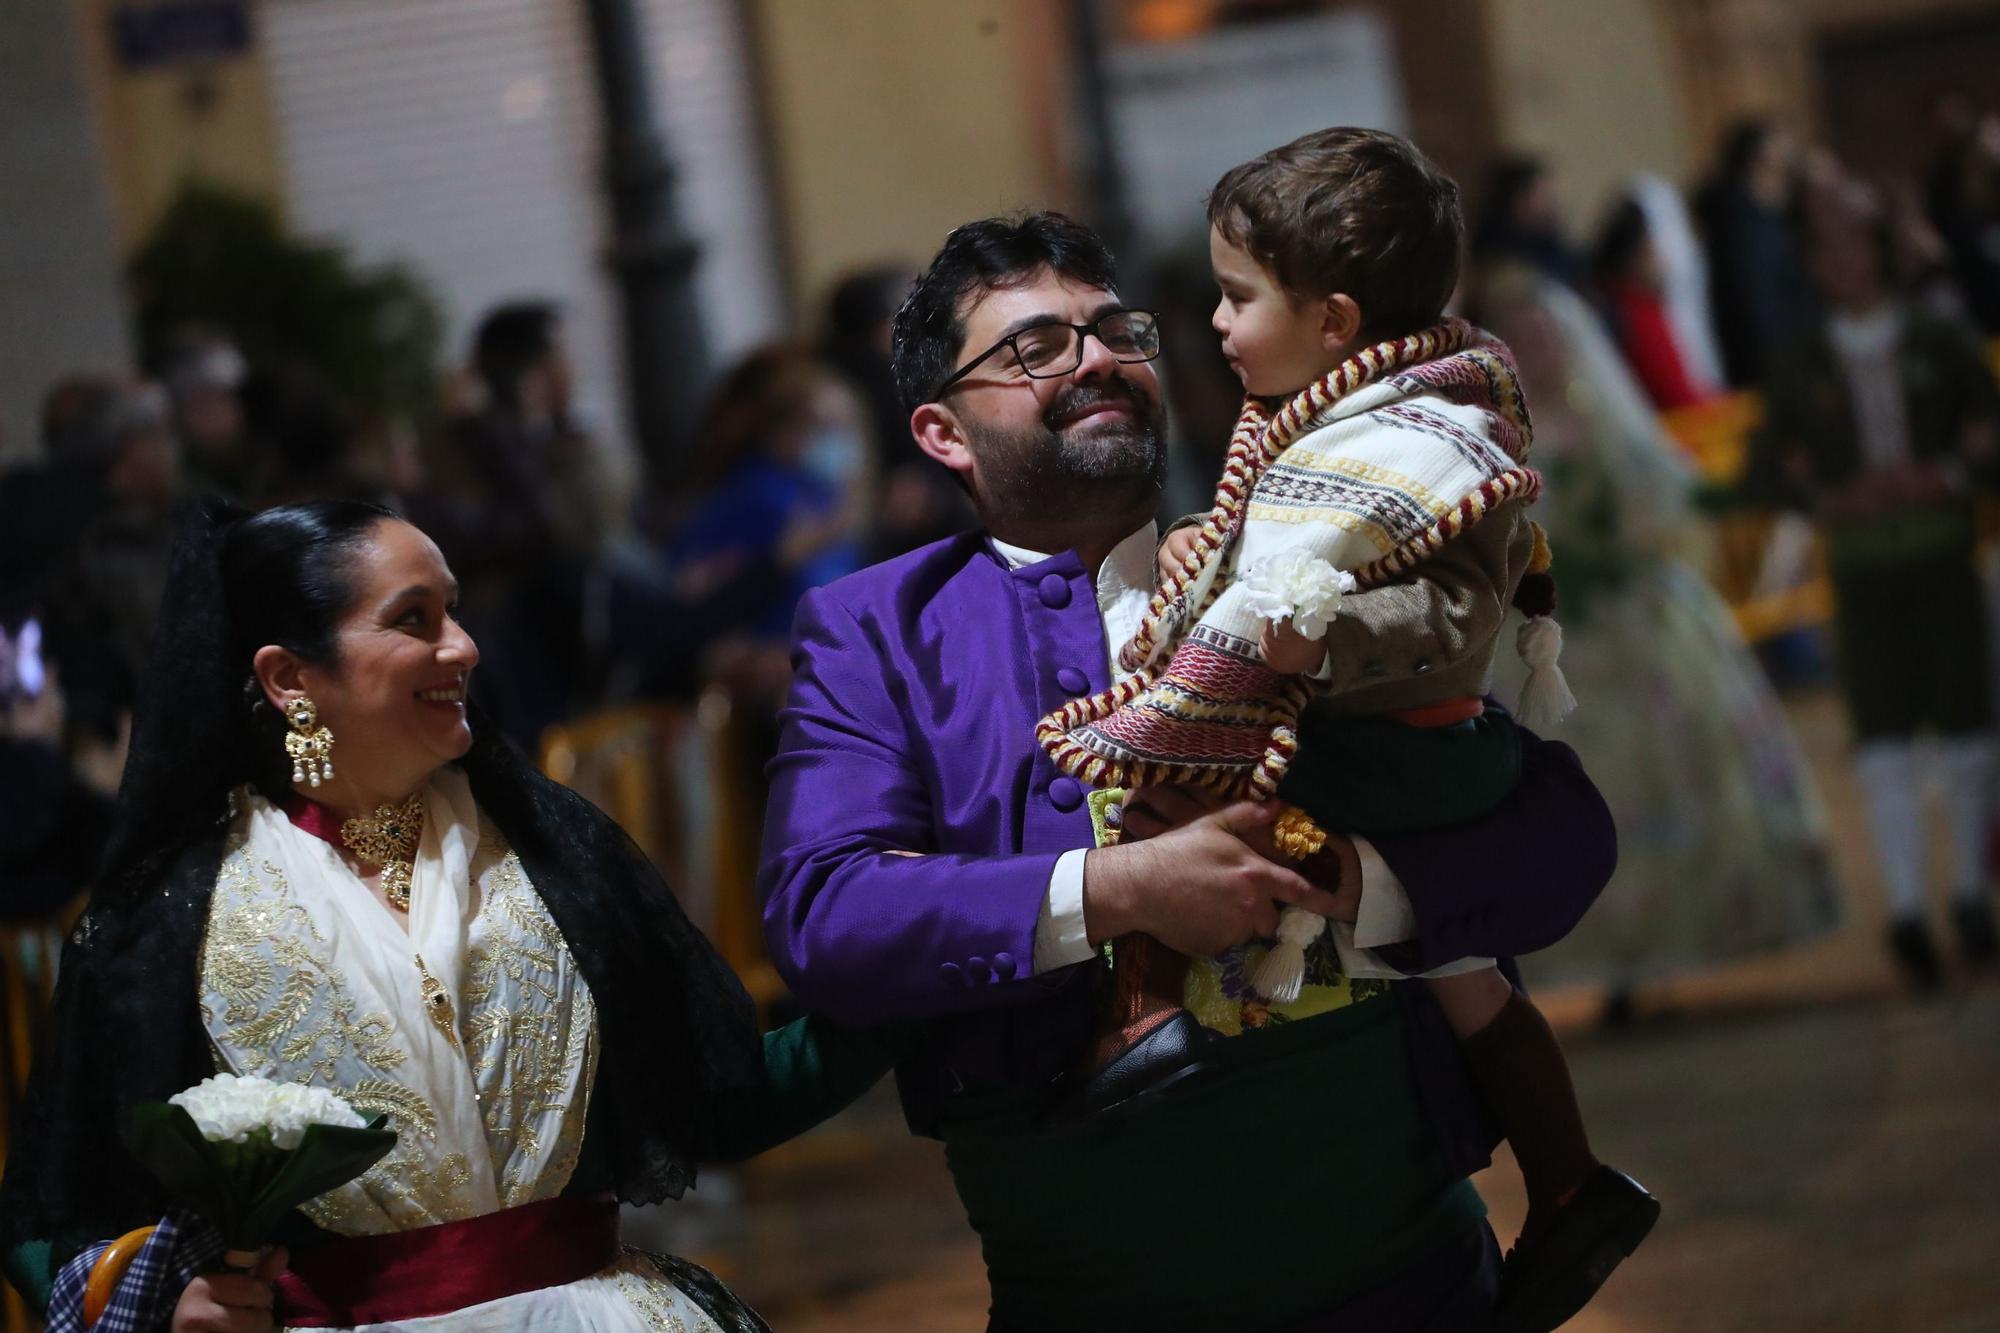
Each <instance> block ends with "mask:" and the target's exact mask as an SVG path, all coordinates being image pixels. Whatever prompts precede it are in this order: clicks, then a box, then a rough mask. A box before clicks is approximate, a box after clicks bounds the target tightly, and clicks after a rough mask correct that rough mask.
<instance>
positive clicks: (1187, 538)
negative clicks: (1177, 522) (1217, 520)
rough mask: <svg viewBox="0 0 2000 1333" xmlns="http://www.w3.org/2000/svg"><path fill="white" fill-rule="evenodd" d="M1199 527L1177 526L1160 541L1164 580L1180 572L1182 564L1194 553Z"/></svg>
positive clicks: (1161, 566) (1161, 569)
mask: <svg viewBox="0 0 2000 1333" xmlns="http://www.w3.org/2000/svg"><path fill="white" fill-rule="evenodd" d="M1198 531H1200V529H1198V528H1175V529H1174V530H1173V531H1172V532H1170V533H1168V534H1167V539H1166V540H1165V541H1163V542H1161V543H1160V556H1159V559H1160V578H1161V580H1162V581H1164V580H1166V579H1170V578H1172V577H1173V576H1174V575H1176V574H1178V573H1180V571H1181V564H1182V562H1184V561H1185V560H1186V559H1187V558H1188V557H1189V556H1190V555H1193V554H1194V538H1195V533H1197V532H1198Z"/></svg>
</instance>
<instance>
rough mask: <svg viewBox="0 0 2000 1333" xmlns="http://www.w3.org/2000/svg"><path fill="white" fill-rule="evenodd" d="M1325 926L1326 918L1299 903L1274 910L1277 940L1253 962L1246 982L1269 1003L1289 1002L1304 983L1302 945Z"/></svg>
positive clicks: (1304, 972) (1314, 937)
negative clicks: (1276, 914) (1248, 981)
mask: <svg viewBox="0 0 2000 1333" xmlns="http://www.w3.org/2000/svg"><path fill="white" fill-rule="evenodd" d="M1325 929H1326V918H1325V917H1323V916H1321V915H1320V914H1319V913H1317V912H1309V911H1307V910H1306V909H1305V908H1303V907H1287V908H1286V909H1285V910H1284V911H1283V912H1280V913H1279V914H1278V942H1277V943H1276V944H1274V945H1272V946H1271V951H1270V952H1269V953H1267V954H1265V955H1264V958H1263V961H1261V962H1259V963H1258V964H1257V970H1256V972H1255V973H1253V974H1252V975H1251V977H1250V984H1251V986H1252V987H1254V988H1255V989H1256V991H1257V993H1258V994H1259V995H1261V996H1263V997H1264V998H1265V999H1267V1000H1269V1001H1270V1002H1271V1003H1272V1004H1290V1003H1292V1001H1294V1000H1296V999H1298V998H1299V993H1300V992H1301V991H1303V990H1304V989H1305V984H1306V948H1307V946H1309V945H1310V944H1311V943H1312V942H1313V941H1314V940H1316V939H1318V938H1319V937H1320V933H1321V932H1322V931H1324V930H1325Z"/></svg>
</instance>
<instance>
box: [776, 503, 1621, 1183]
mask: <svg viewBox="0 0 2000 1333" xmlns="http://www.w3.org/2000/svg"><path fill="white" fill-rule="evenodd" d="M793 639H794V647H793V667H794V675H793V682H792V695H791V701H790V704H789V705H788V707H787V708H786V710H785V713H784V717H783V731H782V736H781V739H780V743H779V749H778V756H777V758H776V759H774V760H773V761H772V763H771V767H770V778H771V794H770V807H769V812H768V815H767V817H766V822H765V828H764V853H763V866H762V870H761V873H760V875H759V884H758V887H759V892H760V894H761V896H762V899H763V904H764V930H765V935H766V938H767V939H768V940H769V942H770V947H771V956H772V959H773V961H774V962H775V963H776V965H777V968H778V971H779V973H780V974H781V975H782V976H783V977H784V978H785V981H786V982H787V983H788V984H789V985H790V986H791V988H792V990H793V992H794V993H795V994H796V995H797V996H798V997H799V999H800V1001H801V1002H803V1003H804V1004H805V1005H806V1006H807V1007H808V1008H810V1009H815V1010H819V1011H821V1012H824V1013H826V1014H828V1015H830V1016H831V1017H833V1018H836V1019H839V1020H842V1021H845V1022H849V1023H860V1024H868V1023H889V1022H908V1021H921V1020H928V1021H930V1022H931V1025H932V1029H933V1035H932V1037H931V1039H930V1040H929V1041H928V1042H927V1043H926V1044H925V1046H924V1048H923V1050H922V1051H921V1052H920V1053H919V1054H918V1055H917V1056H915V1057H913V1058H912V1059H910V1060H908V1061H906V1062H905V1063H904V1064H903V1065H902V1066H901V1067H900V1068H899V1069H898V1070H897V1082H898V1086H899V1088H900V1089H901V1092H902V1096H903V1105H904V1109H905V1111H906V1113H907V1114H908V1116H909V1121H910V1125H911V1128H912V1129H914V1130H916V1131H917V1132H918V1133H932V1132H934V1131H935V1127H936V1124H937V1119H938V1110H939V1107H940V1104H941V1103H942V1101H943V1099H944V1098H945V1097H947V1096H950V1095H952V1094H954V1093H957V1092H962V1091H987V1090H998V1089H1011V1088H1023V1087H1027V1088H1034V1087H1040V1086H1043V1085H1046V1084H1047V1083H1048V1082H1049V1081H1050V1080H1052V1079H1053V1078H1055V1077H1056V1076H1057V1075H1059V1074H1060V1073H1061V1072H1062V1071H1063V1070H1065V1069H1067V1068H1068V1067H1069V1066H1070V1065H1071V1064H1072V1063H1073V1062H1074V1060H1075V1059H1076V1058H1077V1056H1078V1055H1079V1054H1080V1052H1081V1049H1082V1044H1083V1043H1084V1042H1085V1041H1086V1040H1087V1039H1088V1037H1089V1033H1090V1028H1091V1020H1092V1008H1091V993H1092V983H1091V973H1092V971H1093V967H1092V965H1089V964H1084V965H1079V966H1076V967H1069V968H1063V969H1061V970H1058V971H1056V972H1052V973H1050V974H1047V975H1045V976H1030V975H1029V973H1030V972H1031V971H1032V969H1033V959H1034V935H1035V923H1036V921H1037V919H1038V917H1039V914H1040V911H1041V907H1042V902H1043V899H1044V898H1045V897H1046V895H1047V892H1048V883H1049V873H1050V871H1051V869H1052V868H1053V867H1054V865H1055V862H1056V858H1057V857H1058V856H1060V855H1061V854H1062V853H1063V852H1066V851H1069V850H1071V849H1072V848H1077V847H1087V846H1089V845H1091V828H1090V816H1089V812H1088V811H1087V809H1086V808H1085V805H1084V792H1083V789H1082V788H1081V787H1080V786H1079V785H1078V784H1077V783H1076V782H1075V781H1074V780H1073V779H1071V778H1068V777H1064V776H1061V775H1059V774H1058V773H1057V772H1056V770H1055V768H1054V766H1053V765H1052V764H1051V763H1050V761H1049V759H1048V757H1047V756H1046V755H1045V754H1043V752H1042V750H1041V748H1040V747H1039V746H1038V745H1036V744H1035V740H1034V726H1035V722H1036V721H1037V720H1038V719H1039V718H1041V717H1042V716H1043V715H1044V714H1046V713H1048V712H1051V711H1053V710H1054V709H1055V708H1057V707H1058V706H1060V705H1061V704H1063V703H1065V702H1067V701H1068V700H1069V699H1071V698H1072V697H1074V696H1076V695H1080V694H1084V693H1088V692H1090V691H1095V690H1101V689H1104V688H1106V687H1107V686H1108V685H1109V684H1110V682H1109V680H1108V679H1107V678H1106V673H1107V669H1108V662H1107V657H1108V654H1107V651H1106V645H1105V642H1104V630H1103V624H1102V622H1101V621H1100V619H1099V617H1098V610H1097V601H1096V594H1095V590H1094V588H1093V585H1092V580H1091V578H1090V577H1089V575H1088V574H1086V572H1085V571H1084V568H1083V565H1082V563H1081V562H1080V561H1079V560H1078V559H1077V558H1076V556H1075V555H1074V554H1070V553H1065V554H1062V555H1058V556H1054V557H1052V558H1050V559H1048V560H1045V561H1043V562H1042V563H1040V564H1037V565H1030V566H1028V567H1026V568H1023V569H1018V570H1010V569H1009V568H1008V567H1007V565H1006V563H1005V562H1004V561H1003V560H1001V559H1000V558H999V556H997V555H996V554H995V553H994V552H993V549H992V547H991V546H990V545H989V544H988V542H987V541H986V538H985V534H984V533H980V532H971V533H963V534H961V535H959V536H957V537H953V538H950V539H948V540H946V541H942V542H938V543H935V544H933V545H931V546H926V547H923V548H921V549H919V550H916V551H912V552H910V553H909V554H908V555H904V556H901V557H899V558H897V559H895V560H891V561H888V562H886V563H884V564H880V565H876V566H874V567H872V568H870V569H864V570H862V571H861V572H860V573H858V574H853V575H850V576H849V577H847V578H845V579H842V580H840V581H839V582H836V583H833V584H830V585H828V586H827V587H824V588H820V589H817V590H815V591H813V592H810V593H808V594H806V597H805V599H804V600H803V601H802V602H801V603H800V604H799V610H798V618H797V621H796V624H795V626H794V630H793ZM1523 749H1524V765H1525V767H1524V772H1523V777H1522V782H1521V785H1520V788H1519V789H1518V790H1517V791H1516V793H1515V794H1514V795H1513V796H1512V797H1511V798H1510V799H1509V800H1508V802H1507V803H1506V804H1505V805H1503V806H1502V807H1501V809H1500V810H1499V811H1497V812H1496V813H1495V814H1493V815H1491V816H1489V817H1488V818H1487V819H1486V820H1484V821H1483V822H1481V823H1479V824H1475V825H1469V826H1465V827H1462V828H1457V829H1452V830H1450V831H1449V832H1445V833H1432V834H1427V835H1424V836H1421V837H1411V838H1380V839H1377V840H1375V843H1376V847H1377V850H1379V851H1380V852H1381V854H1382V856H1383V858H1384V859H1385V860H1386V861H1387V862H1388V863H1389V865H1390V867H1391V868H1392V869H1393V870H1394V871H1395V872H1396V875H1397V877H1398V878H1399V879H1401V880H1402V882H1403V885H1404V887H1405V889H1406V890H1407V892H1408V893H1409V896H1410V902H1411V906H1412V908H1413V909H1414V911H1415V914H1416V919H1417V929H1418V937H1417V939H1416V940H1415V941H1412V942H1410V943H1409V944H1407V945H1404V946H1398V948H1399V952H1400V956H1399V957H1398V958H1397V959H1396V962H1397V965H1398V966H1402V967H1405V968H1408V969H1410V970H1420V969H1423V968H1428V967H1432V966H1435V965H1436V964H1438V963H1441V962H1444V961H1447V960H1450V959H1453V958H1459V957H1463V956H1466V955H1470V954H1478V955H1511V954H1516V953H1525V952H1529V951H1532V950H1535V949H1540V948H1544V947H1546V946H1547V945H1549V944H1551V943H1553V942H1554V941H1556V940H1557V939H1560V938H1561V937H1562V936H1563V935H1564V934H1565V933H1567V932H1568V930H1569V929H1570V927H1572V926H1573V925H1574V924H1575V923H1576V921H1577V920H1578V918H1580V917H1581V916H1582V915H1583V912H1584V909H1585V908H1587V907H1588V906H1589V905H1590V904H1591V902H1592V901H1593V900H1594V899H1595V898H1596V896H1597V893H1598V891H1599V890H1600V889H1601V888H1602V887H1603V886H1604V883H1605V881H1606V880H1607V879H1609V877H1610V874H1611V869H1612V865H1613V863H1614V862H1615V860H1616V856H1617V853H1616V844H1615V838H1614V834H1613V831H1612V824H1611V816H1610V813H1609V811H1608V810H1607V809H1606V808H1605V806H1604V803H1603V801H1602V800H1601V799H1600V798H1599V797H1598V794H1597V791H1596V789H1595V788H1594V787H1592V786H1591V784H1590V781H1589V779H1587V778H1586V777H1585V776H1584V775H1583V770H1582V768H1581V767H1580V766H1579V765H1578V763H1577V761H1576V757H1575V756H1574V755H1573V754H1572V753H1571V752H1570V751H1569V749H1568V748H1567V747H1566V746H1562V745H1556V744H1552V743H1549V742H1545V741H1538V740H1535V739H1533V738H1527V739H1526V741H1525V744H1524V747H1523ZM909 853H915V855H909ZM1396 990H1397V992H1398V994H1399V996H1400V997H1401V999H1402V1002H1403V1003H1404V1004H1405V1006H1406V1007H1407V1009H1408V1011H1409V1014H1410V1017H1411V1020H1412V1021H1411V1023H1410V1032H1411V1041H1412V1043H1413V1056H1414V1061H1415V1065H1416V1069H1417V1074H1418V1078H1419V1082H1420V1083H1421V1085H1422V1092H1423V1095H1424V1100H1425V1104H1426V1106H1427V1107H1428V1108H1429V1109H1430V1111H1431V1113H1432V1117H1433V1120H1434V1122H1435V1123H1436V1126H1437V1129H1438V1132H1439V1137H1440V1140H1441V1141H1442V1142H1443V1144H1444V1145H1445V1146H1446V1152H1447V1156H1448V1157H1449V1159H1450V1160H1451V1161H1452V1162H1453V1164H1454V1165H1458V1166H1461V1167H1462V1168H1463V1169H1464V1170H1465V1171H1466V1172H1467V1173H1468V1174H1469V1173H1470V1172H1471V1171H1473V1170H1476V1169H1477V1168H1478V1167H1480V1166H1483V1165H1484V1164H1485V1161H1486V1155H1487V1152H1488V1151H1489V1150H1490V1148H1491V1147H1492V1144H1493V1143H1494V1142H1495V1141H1496V1136H1495V1135H1494V1134H1493V1133H1492V1130H1491V1126H1490V1125H1488V1124H1487V1123H1485V1118H1484V1117H1483V1115H1482V1113H1481V1110H1480V1108H1479V1106H1478V1104H1477V1103H1476V1101H1475V1099H1474V1097H1473V1094H1472V1092H1471V1089H1470V1087H1469V1085H1468V1083H1467V1081H1466V1074H1465V1071H1464V1068H1463V1066H1462V1064H1461V1062H1460V1058H1459V1055H1458V1052H1457V1046H1456V1044H1455V1043H1454V1041H1453V1039H1452V1037H1451V1034H1450V1032H1449V1030H1448V1029H1447V1028H1446V1027H1445V1025H1444V1019H1443V1015H1442V1013H1440V1012H1439V1011H1438V1010H1437V1008H1436V1006H1435V1004H1434V1003H1433V1002H1432V1001H1431V1000H1430V997H1429V996H1428V994H1426V993H1425V991H1424V989H1423V987H1421V986H1415V985H1398V986H1397V988H1396Z"/></svg>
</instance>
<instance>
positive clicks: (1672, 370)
mask: <svg viewBox="0 0 2000 1333" xmlns="http://www.w3.org/2000/svg"><path fill="white" fill-rule="evenodd" d="M1591 280H1592V283H1593V285H1594V286H1595V287H1596V288H1597V292H1598V294H1599V296H1600V297H1601V298H1602V300H1603V302H1604V307H1605V314H1606V316H1607V317H1608V318H1609V320H1610V323H1611V328H1612V332H1613V333H1614V335H1615V336H1616V337H1617V340H1618V349H1619V350H1620V351H1621V352H1623V353H1624V354H1625V360H1626V362H1627V363H1628V364H1629V365H1630V366H1631V367H1632V373H1633V374H1635V375H1637V376H1638V377H1639V383H1640V384H1642V385H1644V386H1645V389H1646V395H1647V397H1649V398H1651V399H1652V400H1653V406H1655V407H1657V408H1659V409H1660V410H1661V411H1663V412H1665V411H1670V410H1672V409H1674V408H1677V407H1688V406H1690V405H1692V404H1694V403H1698V402H1701V401H1702V400H1703V399H1704V398H1705V397H1706V396H1707V395H1706V394H1704V393H1702V392H1701V390H1699V389H1697V388H1696V387H1695V384H1694V379H1693V377H1692V376H1690V375H1689V373H1688V359H1687V357H1686V356H1685V355H1684V354H1683V353H1682V351H1681V344H1680V339H1679V337H1678V336H1677V335H1676V333H1675V330H1674V327H1673V321H1672V319H1671V318H1670V317H1669V315H1668V311H1667V300H1666V281H1665V278H1664V276H1663V275H1662V273H1661V270H1660V258H1659V252H1658V251H1657V250H1656V249H1655V248H1654V246H1653V238H1652V228H1651V226H1650V224H1649V222H1648V219H1647V216H1646V210H1645V209H1644V208H1642V207H1641V206H1640V205H1639V202H1638V200H1636V199H1633V198H1629V197H1628V198H1626V199H1624V200H1623V201H1621V202H1620V203H1619V204H1618V205H1617V206H1616V207H1614V208H1613V209H1612V210H1611V215H1610V217H1608V218H1607V219H1605V223H1604V229H1603V230H1602V231H1601V232H1600V233H1599V234H1598V238H1597V246H1596V249H1595V251H1594V252H1593V254H1592V256H1591Z"/></svg>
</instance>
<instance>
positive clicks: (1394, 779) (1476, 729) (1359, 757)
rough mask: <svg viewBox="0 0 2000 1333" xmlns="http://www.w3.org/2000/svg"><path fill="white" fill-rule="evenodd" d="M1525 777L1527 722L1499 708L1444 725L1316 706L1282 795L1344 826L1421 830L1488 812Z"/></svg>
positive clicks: (1365, 830) (1331, 824) (1305, 720)
mask: <svg viewBox="0 0 2000 1333" xmlns="http://www.w3.org/2000/svg"><path fill="white" fill-rule="evenodd" d="M1520 779H1521V732H1520V728H1519V727H1518V726H1517V725H1516V724H1515V722H1514V719H1513V717H1512V716H1511V715H1510V714H1508V712H1507V710H1506V709H1504V708H1501V707H1499V706H1497V705H1494V704H1488V705H1487V706H1486V711H1485V712H1484V713H1483V714H1481V715H1480V716H1478V717H1476V718H1473V719H1471V720H1470V721H1467V722H1459V723H1454V724H1453V725H1451V726H1445V727H1416V726H1411V725H1410V724H1409V723H1407V722H1399V721H1397V720H1396V719H1395V718H1392V717H1382V716H1366V717H1339V716H1328V715H1327V714H1325V713H1323V712H1321V711H1319V710H1316V709H1311V708H1309V709H1307V710H1306V714H1305V716H1304V717H1302V718H1300V719H1299V751H1298V753H1297V754H1295V755H1293V756H1292V763H1291V767H1290V768H1289V769H1288V770H1287V771H1286V773H1285V778H1284V781H1282V782H1281V783H1279V784H1278V796H1279V797H1280V798H1281V799H1283V800H1286V801H1289V802H1291V803H1292V804H1293V805H1296V806H1297V807H1299V809H1301V810H1303V811H1305V812H1306V813H1307V814H1309V815H1311V816H1312V817H1313V819H1314V821H1315V822H1317V823H1318V824H1319V825H1320V826H1321V827H1322V828H1327V829H1332V830H1336V831H1338V832H1341V833H1360V834H1364V835H1367V834H1392V833H1422V832H1426V831H1428V830H1430V829H1440V828H1450V827H1452V826H1453V825H1455V824H1467V823H1471V822H1472V821H1473V820H1476V819H1479V818H1481V817H1482V816H1484V815H1486V814H1487V813H1489V812H1490V811H1491V810H1492V809H1493V808H1494V807H1495V806H1497V805H1498V804H1500V802H1501V801H1502V800H1504V799H1505V798H1506V796H1507V794H1508V793H1509V792H1511V791H1513V790H1514V787H1515V785H1516V784H1517V783H1518V782H1519V781H1520Z"/></svg>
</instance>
